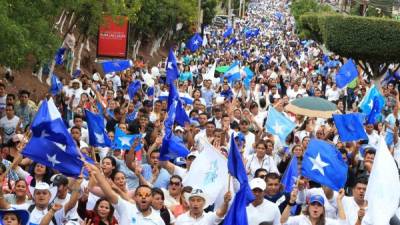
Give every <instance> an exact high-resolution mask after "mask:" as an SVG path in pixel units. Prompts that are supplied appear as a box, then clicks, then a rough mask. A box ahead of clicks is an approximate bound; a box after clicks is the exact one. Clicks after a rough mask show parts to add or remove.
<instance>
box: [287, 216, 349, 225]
mask: <svg viewBox="0 0 400 225" xmlns="http://www.w3.org/2000/svg"><path fill="white" fill-rule="evenodd" d="M283 225H311V221H310V220H309V219H308V217H307V216H305V215H299V216H291V217H289V219H288V221H287V222H286V223H283ZM325 225H347V222H346V220H334V219H329V218H326V219H325Z"/></svg>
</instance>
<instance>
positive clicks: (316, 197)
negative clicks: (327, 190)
mask: <svg viewBox="0 0 400 225" xmlns="http://www.w3.org/2000/svg"><path fill="white" fill-rule="evenodd" d="M314 202H318V203H319V204H320V205H322V206H324V202H325V200H324V197H322V196H321V195H312V196H311V197H310V204H312V203H314Z"/></svg>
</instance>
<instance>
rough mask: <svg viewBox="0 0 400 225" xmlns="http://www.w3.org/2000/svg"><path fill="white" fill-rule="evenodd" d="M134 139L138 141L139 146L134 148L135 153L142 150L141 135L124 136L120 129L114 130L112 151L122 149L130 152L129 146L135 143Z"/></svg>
mask: <svg viewBox="0 0 400 225" xmlns="http://www.w3.org/2000/svg"><path fill="white" fill-rule="evenodd" d="M136 139H139V145H138V146H137V147H136V148H135V151H139V150H140V149H142V147H143V145H142V142H141V139H142V135H141V134H125V133H124V131H122V130H121V129H120V128H118V127H116V128H115V137H114V144H113V148H114V149H124V150H130V149H131V146H132V145H133V143H134V142H135V140H136Z"/></svg>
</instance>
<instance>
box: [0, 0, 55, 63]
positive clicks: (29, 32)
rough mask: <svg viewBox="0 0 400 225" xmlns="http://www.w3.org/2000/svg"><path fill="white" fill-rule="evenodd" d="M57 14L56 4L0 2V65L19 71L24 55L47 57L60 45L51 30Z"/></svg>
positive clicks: (25, 60) (21, 0)
mask: <svg viewBox="0 0 400 225" xmlns="http://www.w3.org/2000/svg"><path fill="white" fill-rule="evenodd" d="M59 11H61V9H60V7H59V6H58V5H57V4H56V1H28V0H20V1H13V0H3V1H0V30H1V32H0V40H1V42H0V64H1V65H3V66H10V67H11V68H21V67H23V66H25V65H26V62H27V56H28V55H31V56H33V57H34V58H36V59H38V60H43V59H48V58H49V57H51V55H53V54H54V52H55V49H56V48H57V46H58V45H59V44H60V38H59V37H58V36H57V35H56V34H55V32H54V29H53V20H54V17H55V16H56V15H57V13H59Z"/></svg>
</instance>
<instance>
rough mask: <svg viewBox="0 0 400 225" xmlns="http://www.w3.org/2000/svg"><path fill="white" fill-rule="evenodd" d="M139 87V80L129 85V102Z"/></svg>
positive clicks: (140, 84)
mask: <svg viewBox="0 0 400 225" xmlns="http://www.w3.org/2000/svg"><path fill="white" fill-rule="evenodd" d="M141 87H142V83H141V82H140V80H135V81H133V82H131V83H130V84H129V86H128V95H129V99H130V100H132V99H133V97H135V95H136V93H137V92H138V91H139V90H140V88H141Z"/></svg>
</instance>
